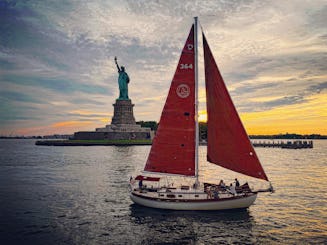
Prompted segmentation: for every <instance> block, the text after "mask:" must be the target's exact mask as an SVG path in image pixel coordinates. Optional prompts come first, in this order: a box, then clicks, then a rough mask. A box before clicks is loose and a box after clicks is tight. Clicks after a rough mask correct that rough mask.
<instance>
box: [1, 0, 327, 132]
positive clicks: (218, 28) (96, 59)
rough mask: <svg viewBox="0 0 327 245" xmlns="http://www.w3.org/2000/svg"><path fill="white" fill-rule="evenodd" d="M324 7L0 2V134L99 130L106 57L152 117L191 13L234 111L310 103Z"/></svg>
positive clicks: (318, 73) (112, 76)
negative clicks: (123, 71) (124, 72)
mask: <svg viewBox="0 0 327 245" xmlns="http://www.w3.org/2000/svg"><path fill="white" fill-rule="evenodd" d="M326 10H327V5H326V2H325V1H320V0H316V1H302V2H299V1H289V2H285V1H281V0H278V1H274V2H271V1H259V0H251V1H245V0H244V1H243V0H230V1H191V2H189V1H175V0H168V1H145V0H141V1H130V0H126V1H119V2H117V1H114V0H110V1H102V0H91V1H90V0H88V1H87V0H82V1H69V2H67V1H61V0H59V1H47V0H46V1H34V0H30V1H2V2H1V3H0V83H1V92H0V96H1V97H0V101H1V102H2V105H1V106H0V108H1V110H0V116H1V119H2V118H5V119H2V121H3V123H2V126H1V129H0V133H8V132H13V131H14V132H15V131H16V130H18V129H19V130H20V131H19V132H24V131H23V130H21V129H22V128H23V127H25V126H26V125H28V127H29V128H30V130H28V132H29V133H32V132H35V133H42V130H46V131H47V132H50V131H51V130H54V129H56V130H58V127H57V126H58V125H56V127H52V126H51V125H53V124H54V123H56V122H62V121H65V120H67V121H72V122H78V121H81V122H82V121H83V120H84V121H85V120H91V121H89V122H90V124H81V127H82V128H83V129H85V128H87V127H88V129H89V130H91V129H92V128H93V129H94V128H95V127H97V126H103V122H102V121H101V120H104V119H103V118H105V117H106V116H105V115H108V118H109V117H110V115H111V114H112V113H113V107H112V104H113V103H114V102H115V99H116V97H117V96H118V86H117V71H116V67H115V64H114V61H113V58H114V56H117V57H118V62H119V64H120V65H124V66H125V67H126V69H127V72H128V74H129V76H130V77H131V83H130V84H129V93H130V97H131V98H132V100H133V103H135V107H134V113H135V117H136V118H137V120H159V117H160V114H161V109H162V107H163V105H164V102H165V98H166V96H167V92H168V89H169V85H170V82H171V79H172V76H173V74H174V72H175V69H176V65H177V62H178V58H179V55H180V51H181V48H182V45H183V44H184V41H185V39H186V36H187V32H188V30H189V28H190V26H191V24H192V17H191V16H196V15H197V16H199V19H200V23H201V25H202V26H203V28H204V32H205V34H206V36H207V39H208V41H209V44H210V47H211V49H212V51H213V54H214V56H215V58H216V61H217V63H218V65H219V68H220V70H221V73H222V75H223V77H224V79H225V82H226V84H227V87H228V89H229V90H230V92H231V96H232V98H233V101H234V103H235V105H236V107H237V109H238V110H239V111H241V112H242V113H252V112H256V113H260V112H262V113H264V112H265V111H269V110H276V109H278V108H280V107H283V106H296V105H302V106H303V105H306V104H309V103H311V101H312V99H311V98H312V96H313V97H314V96H315V95H317V94H322V95H324V94H325V93H326V90H325V88H326V78H327V77H326V70H327V65H326V64H327V55H326V54H327V42H326V40H327V38H326V37H327V33H326V27H325V23H326V22H327V20H326V18H327V17H326V16H327V15H326ZM200 41H201V40H200ZM199 51H200V59H199V61H201V60H202V58H203V53H202V50H201V49H200V50H199ZM199 68H200V85H201V90H200V100H201V104H200V109H201V110H203V109H205V108H204V107H205V101H204V97H205V96H204V93H203V83H204V82H203V81H204V74H203V65H202V64H200V67H199ZM315 106H317V105H316V104H315ZM77 110H80V111H89V112H90V113H89V114H88V115H82V114H79V113H72V111H77ZM274 116H276V114H271V117H272V118H271V120H273V117H274ZM63 119H65V120H63ZM93 120H94V121H93ZM108 120H109V119H108ZM323 120H325V119H323ZM4 121H5V122H4ZM33 123H34V126H33ZM312 123H313V124H314V122H312ZM72 125H73V124H72ZM74 125H75V126H76V127H77V125H78V123H76V124H74ZM63 127H64V126H63ZM65 128H66V129H67V130H68V129H72V130H74V129H73V126H71V127H70V126H69V127H68V126H67V127H65ZM76 130H79V129H76ZM26 132H27V131H26ZM53 132H55V131H53Z"/></svg>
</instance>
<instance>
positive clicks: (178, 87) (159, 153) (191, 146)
mask: <svg viewBox="0 0 327 245" xmlns="http://www.w3.org/2000/svg"><path fill="white" fill-rule="evenodd" d="M194 96H195V78H194V25H193V26H192V28H191V31H190V34H189V36H188V38H187V40H186V43H185V45H184V48H183V51H182V54H181V57H180V59H179V62H178V66H177V68H176V72H175V75H174V77H173V80H172V82H171V85H170V89H169V93H168V97H167V100H166V103H165V106H164V108H163V111H162V114H161V118H160V122H159V126H158V129H157V132H156V136H155V137H154V139H153V143H152V147H151V151H150V154H149V156H148V160H147V162H146V165H145V168H144V170H145V171H150V172H160V173H169V174H181V175H188V176H193V175H194V168H195V163H194V159H195V157H194V154H195V141H194V138H195V118H194V115H195V109H194V102H195V98H194Z"/></svg>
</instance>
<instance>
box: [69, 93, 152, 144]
mask: <svg viewBox="0 0 327 245" xmlns="http://www.w3.org/2000/svg"><path fill="white" fill-rule="evenodd" d="M113 106H114V116H113V117H112V120H111V124H110V125H106V126H105V127H104V128H96V129H95V131H87V132H76V133H75V134H74V139H76V140H104V139H105V140H106V139H107V140H144V139H149V140H150V139H152V138H153V137H154V132H153V131H152V130H151V129H150V128H142V127H141V125H138V124H136V121H135V118H134V114H133V107H134V104H132V101H131V100H119V99H117V100H116V103H115V104H113Z"/></svg>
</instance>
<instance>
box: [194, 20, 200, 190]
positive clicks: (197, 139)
mask: <svg viewBox="0 0 327 245" xmlns="http://www.w3.org/2000/svg"><path fill="white" fill-rule="evenodd" d="M194 46H195V47H194V76H195V104H194V107H195V178H196V180H195V184H196V186H198V184H199V115H198V106H199V99H198V17H194Z"/></svg>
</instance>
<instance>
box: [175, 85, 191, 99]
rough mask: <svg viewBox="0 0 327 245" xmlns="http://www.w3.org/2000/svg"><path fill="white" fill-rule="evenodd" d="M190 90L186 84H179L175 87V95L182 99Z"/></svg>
mask: <svg viewBox="0 0 327 245" xmlns="http://www.w3.org/2000/svg"><path fill="white" fill-rule="evenodd" d="M190 92H191V90H190V87H189V86H188V85H186V84H180V85H178V87H177V89H176V93H177V95H178V96H179V97H181V98H183V99H184V98H187V97H188V96H189V95H190Z"/></svg>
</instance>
